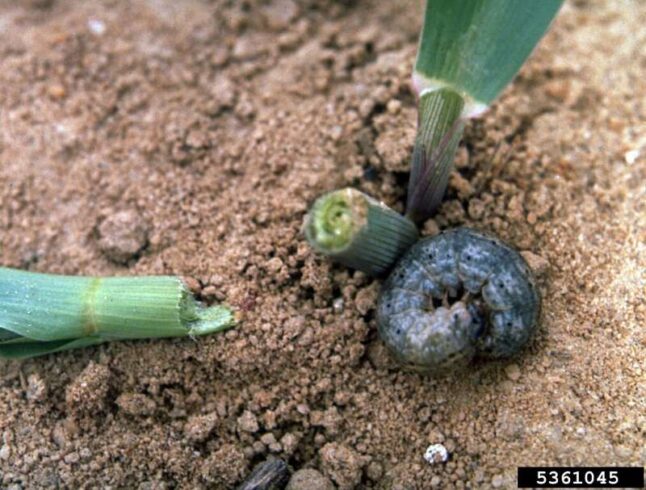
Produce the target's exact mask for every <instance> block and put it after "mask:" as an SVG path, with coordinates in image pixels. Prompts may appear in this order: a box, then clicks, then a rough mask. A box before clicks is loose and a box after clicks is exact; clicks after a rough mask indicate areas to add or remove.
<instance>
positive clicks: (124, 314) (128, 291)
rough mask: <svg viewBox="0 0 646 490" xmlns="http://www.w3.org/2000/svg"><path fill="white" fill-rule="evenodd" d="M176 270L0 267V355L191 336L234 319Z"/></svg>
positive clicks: (14, 355) (13, 355)
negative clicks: (136, 272)
mask: <svg viewBox="0 0 646 490" xmlns="http://www.w3.org/2000/svg"><path fill="white" fill-rule="evenodd" d="M233 323H234V317H233V313H232V312H231V310H230V309H229V308H227V307H225V306H217V305H216V306H212V307H210V308H206V307H204V306H203V305H201V304H200V303H198V302H197V301H196V300H195V299H194V298H193V296H192V295H191V293H190V292H189V290H188V288H187V287H186V285H185V284H184V282H183V281H182V280H181V279H180V278H178V277H172V276H151V277H106V278H99V277H72V276H57V275H50V274H38V273H33V272H25V271H20V270H15V269H8V268H3V267H0V356H4V357H30V356H34V355H41V354H47V353H52V352H58V351H61V350H67V349H73V348H78V347H85V346H88V345H94V344H98V343H101V342H106V341H109V340H121V339H143V338H156V337H179V336H197V335H205V334H208V333H213V332H218V331H220V330H223V329H225V328H228V327H230V326H232V325H233Z"/></svg>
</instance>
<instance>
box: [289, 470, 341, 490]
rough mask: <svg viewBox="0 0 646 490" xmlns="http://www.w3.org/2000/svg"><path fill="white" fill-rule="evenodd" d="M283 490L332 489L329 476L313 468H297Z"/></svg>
mask: <svg viewBox="0 0 646 490" xmlns="http://www.w3.org/2000/svg"><path fill="white" fill-rule="evenodd" d="M285 490H334V485H333V484H332V482H331V481H330V479H329V478H327V477H326V476H323V475H322V474H321V473H319V472H318V471H316V470H314V469H304V470H298V471H297V472H296V473H294V475H293V476H292V478H291V479H290V480H289V483H288V484H287V488H286V489H285Z"/></svg>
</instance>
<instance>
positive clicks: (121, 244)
mask: <svg viewBox="0 0 646 490" xmlns="http://www.w3.org/2000/svg"><path fill="white" fill-rule="evenodd" d="M147 244H148V225H147V224H146V222H145V221H144V219H143V218H142V217H141V216H140V215H139V214H138V213H137V212H135V211H133V210H128V211H120V212H118V213H115V214H113V215H111V216H108V217H107V218H106V219H105V220H104V221H103V222H102V223H101V225H100V226H99V249H100V250H101V252H103V254H104V255H105V256H106V258H108V259H109V260H111V261H112V262H116V263H119V264H125V263H127V262H128V261H129V260H131V259H133V258H135V257H136V256H137V254H139V253H140V252H141V251H142V250H143V249H144V247H145V246H146V245H147Z"/></svg>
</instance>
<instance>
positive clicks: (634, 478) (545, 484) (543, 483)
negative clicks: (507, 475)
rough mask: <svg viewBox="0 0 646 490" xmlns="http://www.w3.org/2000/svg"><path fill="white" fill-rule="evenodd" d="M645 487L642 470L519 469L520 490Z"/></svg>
mask: <svg viewBox="0 0 646 490" xmlns="http://www.w3.org/2000/svg"><path fill="white" fill-rule="evenodd" d="M556 487H560V488H626V487H630V488H643V487H644V468H639V467H627V466H621V467H610V466H608V467H605V466H595V467H579V468H577V467H573V468H567V467H549V466H542V467H533V466H532V467H530V466H523V467H520V468H518V488H556Z"/></svg>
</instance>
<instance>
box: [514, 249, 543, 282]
mask: <svg viewBox="0 0 646 490" xmlns="http://www.w3.org/2000/svg"><path fill="white" fill-rule="evenodd" d="M520 255H522V256H523V258H524V259H525V261H526V262H527V265H528V266H529V268H530V269H531V270H532V271H533V272H534V274H536V275H537V276H539V277H540V276H543V275H545V273H546V272H547V270H548V269H549V266H550V263H549V262H548V261H547V260H545V259H544V258H543V257H541V256H540V255H536V254H535V253H533V252H530V251H529V250H524V251H522V252H521V253H520Z"/></svg>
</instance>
